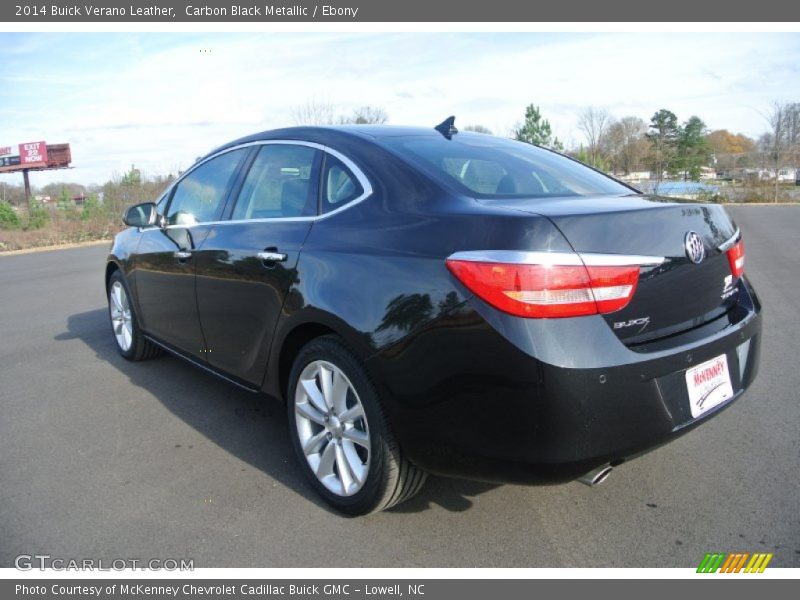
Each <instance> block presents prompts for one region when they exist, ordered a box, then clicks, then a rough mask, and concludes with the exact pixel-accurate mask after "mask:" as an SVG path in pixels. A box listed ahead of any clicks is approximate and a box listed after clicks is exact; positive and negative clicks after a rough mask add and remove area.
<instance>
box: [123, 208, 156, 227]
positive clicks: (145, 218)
mask: <svg viewBox="0 0 800 600" xmlns="http://www.w3.org/2000/svg"><path fill="white" fill-rule="evenodd" d="M158 220H159V219H158V208H156V205H155V203H154V202H144V203H142V204H135V205H133V206H130V207H128V209H127V210H126V211H125V214H124V215H123V216H122V222H123V223H125V225H128V226H129V227H152V226H153V225H155V224H156V223H158Z"/></svg>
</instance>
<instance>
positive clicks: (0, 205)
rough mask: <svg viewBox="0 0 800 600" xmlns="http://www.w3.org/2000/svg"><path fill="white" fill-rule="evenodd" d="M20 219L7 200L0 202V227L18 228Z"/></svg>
mask: <svg viewBox="0 0 800 600" xmlns="http://www.w3.org/2000/svg"><path fill="white" fill-rule="evenodd" d="M19 226H20V221H19V217H18V216H17V211H15V210H14V209H13V208H12V207H11V205H10V204H9V203H8V202H0V229H19Z"/></svg>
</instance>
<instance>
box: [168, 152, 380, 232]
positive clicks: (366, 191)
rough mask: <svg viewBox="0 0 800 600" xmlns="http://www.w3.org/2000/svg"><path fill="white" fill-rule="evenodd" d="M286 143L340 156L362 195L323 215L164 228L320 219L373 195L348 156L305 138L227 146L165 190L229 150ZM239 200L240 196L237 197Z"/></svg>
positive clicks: (198, 163)
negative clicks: (355, 180)
mask: <svg viewBox="0 0 800 600" xmlns="http://www.w3.org/2000/svg"><path fill="white" fill-rule="evenodd" d="M277 144H281V145H286V146H306V147H308V148H314V149H316V150H319V151H320V152H326V153H328V154H330V155H332V156H335V157H336V158H338V159H339V160H340V161H342V163H343V164H344V165H345V166H346V167H347V168H348V169H349V170H350V172H351V173H352V174H353V175H355V178H356V179H357V180H358V183H360V184H361V189H362V190H364V191H363V192H362V193H361V195H360V196H358V197H357V198H353V199H352V200H350V202H348V203H346V204H343V205H342V206H340V207H338V208H336V209H334V210H332V211H330V212H326V213H325V214H321V215H311V216H306V217H275V218H269V217H265V218H259V219H226V220H221V221H204V222H202V223H188V224H181V225H179V224H175V225H167V226H166V227H163V228H162V229H175V228H179V229H190V228H192V227H197V226H199V225H233V224H239V223H286V222H292V221H318V220H321V219H327V218H328V217H330V216H332V215H335V214H336V213H339V212H341V211H343V210H346V209H348V208H350V207H351V206H353V205H355V204H358V203H359V202H363V201H364V200H366V199H367V198H369V197H370V196H371V195H372V192H373V189H372V184H371V183H370V181H369V179H367V176H366V175H364V173H363V171H362V170H361V169H360V168H359V167H358V166H357V165H356V164H355V163H354V162H353V161H352V160H350V159H349V158H348V157H347V156H345V155H344V154H342V153H341V152H339V151H338V150H335V149H333V148H331V147H330V146H325V145H324V144H318V143H316V142H306V141H304V140H256V141H253V142H247V143H245V144H238V145H236V146H231V147H230V148H225V149H224V150H220V151H219V152H217V153H215V154H212V155H210V156H206V157H205V158H203V159H202V160H199V161H197V162H196V163H194V164H193V165H192V166H191V167H189V169H188V170H187V171H186V172H185V173H182V174H181V176H180V177H179V178H178V179H176V180H175V181H173V182H172V184H171V185H170V187H169V188H167V190H166V191H165V192H164V193H165V194H172V190H173V188H175V186H177V185H178V184H179V183H180V182H181V181H183V179H184V178H186V177H187V176H188V175H189V174H190V173H192V171H194V170H195V169H196V168H198V167H199V166H201V165H203V164H205V163H206V162H208V161H209V160H211V159H213V158H217V157H218V156H222V155H223V154H225V153H227V152H232V151H234V150H239V149H241V148H249V147H252V146H272V145H277ZM237 200H238V198H237Z"/></svg>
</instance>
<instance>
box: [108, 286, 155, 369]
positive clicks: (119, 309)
mask: <svg viewBox="0 0 800 600" xmlns="http://www.w3.org/2000/svg"><path fill="white" fill-rule="evenodd" d="M108 316H109V318H110V319H111V330H112V332H113V333H114V339H115V340H116V342H117V350H119V353H120V354H121V355H122V356H123V357H124V358H126V359H128V360H132V361H138V360H146V359H148V358H153V357H154V356H158V355H159V354H161V352H162V350H161V348H159V347H158V346H156V345H155V344H154V343H153V342H151V341H150V340H148V339H147V338H145V337H144V335H143V334H142V332H141V330H140V329H139V321H138V319H137V318H136V312H135V311H134V309H133V304H132V303H131V296H130V293H129V292H128V285H127V283H126V282H125V278H124V277H123V275H122V273H121V272H120V271H114V273H113V274H112V275H111V278H110V279H109V281H108Z"/></svg>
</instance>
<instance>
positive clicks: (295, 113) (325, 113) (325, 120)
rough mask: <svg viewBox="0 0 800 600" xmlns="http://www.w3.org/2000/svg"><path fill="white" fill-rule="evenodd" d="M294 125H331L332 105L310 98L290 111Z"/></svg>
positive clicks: (332, 117) (332, 120) (332, 119)
mask: <svg viewBox="0 0 800 600" xmlns="http://www.w3.org/2000/svg"><path fill="white" fill-rule="evenodd" d="M292 121H294V124H295V125H333V124H334V123H335V122H336V120H335V119H334V116H333V104H331V103H330V102H326V101H323V100H317V98H315V97H312V98H309V99H308V100H306V101H305V102H304V103H303V104H301V105H300V106H297V107H295V108H294V110H292Z"/></svg>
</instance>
